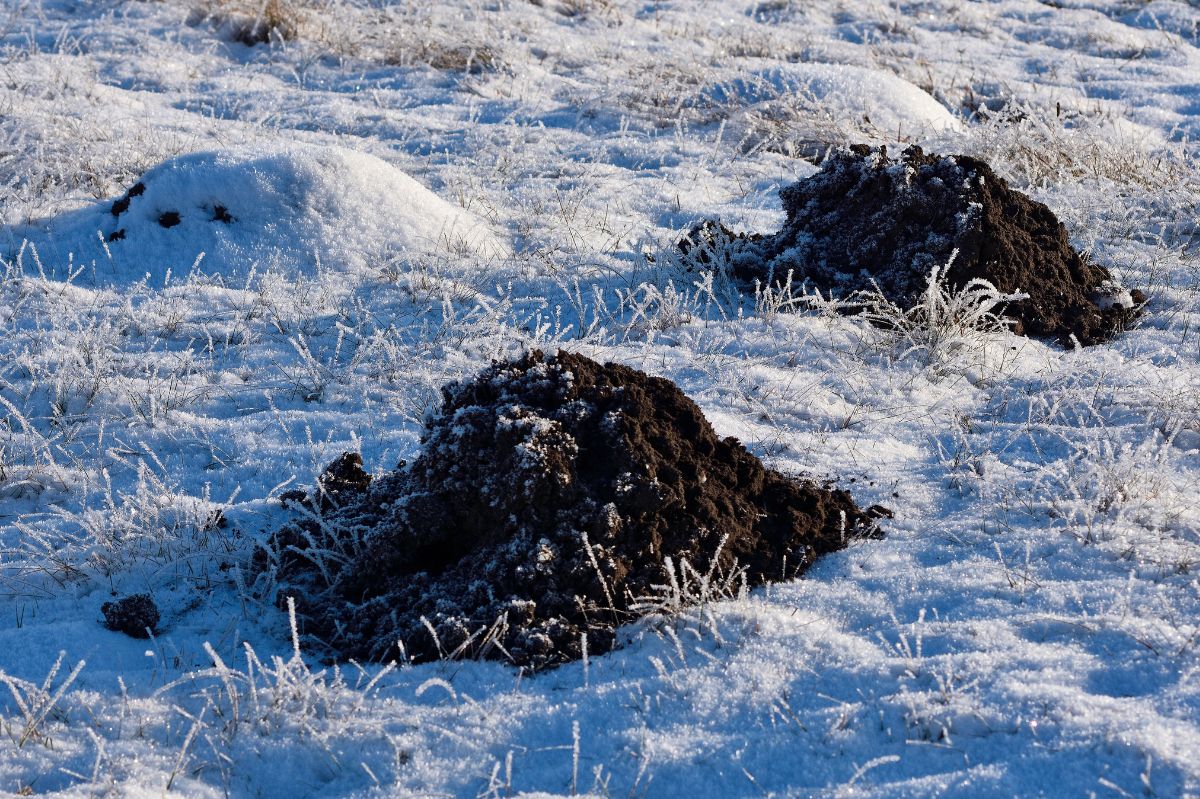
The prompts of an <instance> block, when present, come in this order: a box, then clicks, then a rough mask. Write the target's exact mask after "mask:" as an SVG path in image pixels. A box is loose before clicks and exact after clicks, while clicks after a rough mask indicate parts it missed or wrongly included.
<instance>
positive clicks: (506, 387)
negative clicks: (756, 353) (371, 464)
mask: <svg viewBox="0 0 1200 799" xmlns="http://www.w3.org/2000/svg"><path fill="white" fill-rule="evenodd" d="M345 457H346V456H343V459H344V458H345ZM350 483H351V486H352V492H357V496H356V498H354V499H351V498H352V497H354V494H353V493H345V494H343V495H342V497H343V498H347V499H350V501H349V502H348V503H347V504H345V505H343V506H342V507H340V508H335V509H333V510H331V511H330V512H329V513H327V514H326V515H325V517H324V519H323V520H322V523H321V524H319V525H318V524H314V523H311V522H309V523H308V525H307V527H303V526H300V525H293V526H292V527H290V528H287V529H285V530H283V531H281V532H280V533H279V534H277V535H276V537H275V541H274V543H275V547H274V549H275V553H276V554H273V555H272V556H271V558H272V559H273V560H274V564H273V565H274V567H275V568H276V569H277V570H278V576H279V578H280V579H281V584H280V587H279V595H280V596H281V597H286V596H294V597H295V598H296V601H297V606H298V609H299V611H300V616H301V619H302V624H303V630H304V632H305V634H306V635H308V636H310V637H312V638H315V639H317V640H319V641H322V642H323V643H324V644H325V645H327V646H328V647H329V648H330V649H331V650H333V651H334V652H336V653H338V654H340V655H341V656H343V657H356V658H367V659H375V660H379V659H389V658H392V657H396V656H399V655H401V652H400V650H399V649H398V648H397V644H398V643H399V642H402V645H403V650H404V654H405V655H406V656H407V657H410V658H412V659H413V660H416V661H423V660H429V659H434V658H438V657H444V656H460V657H486V658H493V659H502V660H510V661H511V662H513V663H515V664H519V665H523V666H529V667H532V668H542V667H546V666H552V665H555V664H558V663H562V662H565V661H569V660H573V659H576V658H579V657H580V656H581V655H582V652H583V649H582V647H583V637H584V635H585V634H586V636H587V647H588V651H590V652H592V653H599V652H605V651H608V650H609V649H611V648H612V647H613V645H614V643H615V640H616V628H617V626H618V625H620V624H622V623H624V622H627V621H629V620H631V619H633V618H634V617H635V616H636V615H638V614H639V613H645V612H647V611H646V609H645V608H644V607H641V606H640V603H639V600H644V599H645V598H647V597H649V596H653V595H655V594H659V593H660V592H661V586H662V585H663V584H665V583H666V582H667V581H668V576H667V559H668V558H670V559H671V561H672V562H673V563H675V564H680V563H681V562H682V561H685V560H686V561H687V562H688V563H690V564H691V565H692V566H694V567H695V568H696V569H697V570H699V571H700V572H701V573H704V572H705V571H707V570H708V569H709V568H710V567H712V568H714V569H715V573H716V574H724V575H729V574H733V573H734V571H735V570H737V569H740V570H744V576H745V579H746V581H747V583H748V584H749V585H751V586H753V585H759V584H762V583H764V582H766V581H768V580H775V579H782V578H792V577H794V576H796V575H797V574H799V573H800V572H802V571H803V570H805V569H806V568H807V567H808V566H809V565H810V564H811V563H812V562H813V561H814V559H815V558H816V557H817V556H818V555H820V554H822V553H826V552H830V551H833V550H836V549H839V548H841V547H843V546H845V545H846V543H847V542H848V541H849V540H851V539H853V538H855V537H859V536H864V535H874V534H876V533H877V531H878V530H877V526H876V522H875V519H876V518H877V517H879V516H881V515H887V514H888V512H887V511H886V509H883V508H879V507H875V508H872V509H870V510H867V511H863V510H860V509H859V508H858V507H857V506H856V505H855V504H854V501H853V500H852V499H851V497H850V495H849V494H848V493H847V492H845V491H840V490H835V489H832V488H829V487H824V486H820V485H816V484H814V483H811V482H803V481H800V480H795V479H792V478H789V477H787V476H785V475H783V474H780V473H779V472H776V471H772V470H770V469H767V468H765V467H764V466H763V464H762V463H761V462H760V461H759V460H758V458H756V457H755V456H754V455H752V454H751V453H749V452H748V451H747V450H746V449H745V447H743V446H742V445H741V444H739V443H738V442H737V441H736V440H735V439H732V438H726V439H721V438H719V437H718V436H717V435H716V433H715V432H714V431H713V429H712V426H711V425H710V424H709V423H708V421H707V420H706V419H705V418H704V415H703V413H702V412H701V411H700V409H699V407H697V405H696V404H695V403H694V402H692V401H691V400H690V399H688V398H687V397H686V396H685V395H684V394H683V393H682V392H681V391H680V390H679V388H678V387H676V386H675V385H674V384H673V383H671V382H670V381H667V380H664V379H662V378H657V377H650V376H648V375H646V374H644V373H642V372H639V371H636V370H634V369H630V368H628V367H625V366H620V365H617V364H611V363H610V364H604V365H601V364H599V363H597V362H595V361H592V360H589V359H588V358H585V357H583V356H580V355H573V354H571V353H566V352H559V353H558V354H557V355H554V356H547V355H544V354H543V353H541V352H533V353H530V354H528V355H526V356H524V357H522V358H520V359H517V360H515V361H511V362H506V363H498V364H494V365H493V366H491V367H490V368H488V369H487V370H485V371H484V372H483V373H482V374H480V375H479V376H478V377H477V378H475V379H474V380H470V381H466V382H459V383H452V384H450V385H449V386H447V387H445V388H444V389H443V405H442V408H441V410H440V411H439V412H438V413H437V414H436V415H435V416H433V417H432V418H431V419H430V420H429V421H428V422H427V425H426V429H425V432H424V435H423V446H422V450H421V453H420V455H419V456H418V458H417V459H416V461H415V462H414V463H412V464H411V466H408V467H407V468H405V467H404V465H403V464H402V465H401V468H398V469H397V471H395V472H392V473H390V474H387V475H385V476H382V477H380V478H378V479H376V480H374V481H370V482H368V481H366V480H363V479H353V480H351V481H350ZM325 492H326V493H329V488H328V484H326V488H325ZM306 501H307V502H308V503H309V506H310V507H315V505H314V504H313V500H312V499H308V500H306ZM348 542H349V543H348ZM350 549H353V550H354V554H353V555H352V556H350V557H347V558H346V559H345V565H344V566H341V567H337V566H335V565H334V564H336V563H338V562H339V561H338V559H337V558H335V557H326V550H332V551H336V552H341V553H344V552H347V551H348V550H350ZM260 565H266V564H265V563H264V564H260Z"/></svg>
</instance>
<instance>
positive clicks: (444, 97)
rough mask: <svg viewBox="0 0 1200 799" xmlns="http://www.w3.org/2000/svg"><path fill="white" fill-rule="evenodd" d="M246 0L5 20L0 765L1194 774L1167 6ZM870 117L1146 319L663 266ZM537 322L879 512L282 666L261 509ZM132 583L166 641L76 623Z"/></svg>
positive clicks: (1171, 784) (426, 783)
mask: <svg viewBox="0 0 1200 799" xmlns="http://www.w3.org/2000/svg"><path fill="white" fill-rule="evenodd" d="M260 7H263V4H261V3H259V2H257V0H245V2H237V0H230V1H229V2H224V3H223V2H218V0H209V3H208V5H201V6H193V5H189V4H187V3H186V2H183V0H166V2H113V1H112V0H89V2H77V1H76V0H10V2H6V3H4V4H3V6H2V7H0V186H3V190H2V192H0V225H3V228H0V257H3V265H2V267H0V269H2V272H0V548H2V549H0V552H2V561H0V568H2V569H3V571H2V579H0V592H2V594H3V597H2V598H0V668H2V669H3V677H0V679H2V680H3V682H4V683H5V684H6V687H4V688H2V689H0V690H2V691H3V693H4V697H3V700H2V705H0V707H2V709H0V715H2V717H3V724H2V727H0V732H2V733H3V734H2V735H0V791H6V792H11V793H27V794H33V795H41V794H62V795H89V796H90V795H104V794H109V795H114V796H118V795H119V796H140V795H145V796H161V795H163V794H164V793H179V794H186V795H196V796H225V795H228V796H264V797H274V796H285V797H289V798H290V797H300V796H342V795H347V796H348V795H379V796H391V795H397V794H401V795H456V796H474V795H485V796H488V795H492V796H503V795H515V794H519V793H526V794H543V795H546V794H551V795H563V794H571V793H588V792H591V793H594V794H597V795H611V796H679V795H685V796H690V797H697V798H698V797H702V796H714V797H715V796H737V795H745V796H757V795H760V794H766V795H788V796H847V797H851V796H879V797H884V796H887V797H892V796H933V795H939V796H940V795H956V796H972V797H976V796H1013V795H1046V796H1086V795H1095V796H1135V795H1136V796H1163V797H1168V796H1181V795H1200V640H1198V639H1200V620H1198V619H1200V616H1198V613H1200V580H1198V578H1197V569H1200V546H1198V544H1200V541H1198V537H1200V504H1198V501H1197V500H1198V498H1200V485H1198V478H1200V337H1198V335H1200V330H1198V329H1197V327H1198V323H1200V260H1198V259H1197V255H1196V249H1195V248H1196V246H1197V244H1200V228H1198V227H1197V215H1198V213H1200V172H1198V170H1197V162H1196V148H1195V145H1194V144H1193V141H1194V140H1195V139H1196V138H1197V136H1198V135H1200V8H1197V6H1196V4H1195V3H1194V2H1192V3H1185V2H1177V1H1174V0H1153V2H1144V0H1060V2H1054V3H1050V2H1034V0H996V1H995V2H962V1H961V0H929V1H928V2H910V3H903V2H882V1H877V0H861V1H860V2H834V1H833V0H811V1H810V0H803V1H802V0H764V1H763V2H757V3H755V2H744V1H743V0H721V1H717V0H712V1H711V2H709V1H707V0H675V2H654V1H653V0H641V1H640V2H634V1H633V0H543V1H542V2H537V3H533V2H524V1H523V0H495V1H494V2H484V1H483V0H453V1H452V2H443V3H421V4H417V3H407V2H395V3H386V2H375V1H374V0H354V1H353V2H339V1H338V0H272V2H270V3H268V4H267V5H266V8H267V11H268V12H269V13H268V16H270V17H271V18H272V19H274V20H275V21H276V22H278V23H279V24H280V25H281V26H282V29H283V30H284V32H286V33H287V34H288V36H287V37H283V36H278V35H277V36H275V37H274V39H273V40H272V41H271V42H270V43H267V44H262V45H259V46H256V47H253V48H251V47H247V46H245V45H243V44H240V43H238V42H237V41H236V38H237V36H238V35H239V32H246V31H250V30H251V29H252V28H253V27H254V26H253V18H254V16H255V15H256V13H257V12H258V9H259V8H260ZM810 63H811V64H825V65H836V66H811V65H810ZM981 109H986V110H987V113H980V110H981ZM896 139H901V140H904V141H917V142H921V143H923V144H925V145H927V146H929V147H932V148H934V149H941V150H945V151H959V152H967V153H970V154H974V155H980V156H982V157H984V158H986V159H987V160H989V161H991V162H992V163H993V164H994V165H995V167H996V168H997V170H998V171H999V172H1000V173H1001V174H1003V175H1004V176H1005V177H1007V178H1008V179H1009V180H1010V181H1012V182H1013V183H1014V184H1015V185H1017V186H1019V187H1021V188H1022V189H1024V190H1025V191H1027V192H1029V193H1030V194H1032V195H1033V196H1035V197H1036V198H1038V199H1040V200H1042V201H1044V202H1046V203H1047V204H1049V205H1050V206H1051V207H1052V208H1053V209H1054V210H1055V211H1056V212H1057V213H1058V214H1059V215H1060V217H1061V218H1062V219H1063V220H1064V222H1065V223H1066V224H1067V225H1068V227H1069V229H1070V230H1071V232H1072V236H1073V238H1074V241H1075V244H1076V245H1077V246H1079V247H1081V248H1085V249H1088V250H1090V251H1091V252H1092V253H1093V255H1094V256H1095V257H1096V258H1097V259H1098V260H1100V261H1101V262H1103V263H1104V264H1105V265H1107V266H1109V267H1110V268H1111V269H1113V270H1114V271H1115V272H1116V273H1118V274H1119V275H1120V277H1121V278H1122V279H1123V280H1124V281H1125V282H1126V283H1127V284H1128V285H1131V286H1135V287H1143V288H1145V289H1146V290H1147V292H1148V294H1149V296H1150V298H1151V301H1150V305H1149V308H1148V311H1147V314H1146V315H1145V317H1144V318H1143V320H1142V322H1141V324H1140V325H1139V326H1138V327H1137V328H1136V329H1134V330H1132V331H1129V332H1128V333H1127V334H1125V335H1123V336H1121V337H1120V338H1118V339H1116V340H1115V341H1113V342H1111V343H1110V344H1107V345H1103V346H1098V347H1093V348H1089V349H1085V350H1076V351H1071V350H1063V349H1061V348H1058V347H1056V346H1053V345H1050V344H1047V343H1043V342H1038V341H1029V340H1025V339H1020V338H1017V337H1014V336H1012V335H1009V334H994V333H993V334H984V333H978V332H970V331H968V332H966V333H962V334H956V335H952V336H950V337H949V338H948V339H947V338H942V339H935V338H933V337H931V336H928V335H926V334H925V333H923V332H922V331H919V330H918V331H915V332H914V334H913V340H914V341H915V342H916V343H918V344H923V345H924V346H923V347H919V348H917V349H912V348H911V347H910V346H909V345H910V344H912V343H913V341H909V342H896V341H889V340H887V339H886V338H885V337H884V335H883V334H882V333H881V332H879V331H877V330H872V329H871V328H869V327H868V326H865V325H863V324H862V323H860V322H857V321H855V320H850V319H844V318H839V317H837V316H834V315H830V314H823V313H819V312H814V311H801V312H797V306H796V304H795V303H791V302H789V295H787V294H786V293H783V294H771V295H760V296H759V297H757V298H755V297H742V298H738V297H734V296H732V295H731V293H730V291H729V289H728V286H724V285H721V284H720V282H717V283H701V284H700V285H696V283H695V282H694V281H695V277H694V276H687V275H685V274H682V273H680V272H679V271H678V270H677V269H675V268H674V267H673V266H672V264H671V260H670V258H669V257H668V251H669V247H670V243H671V242H672V241H673V240H674V238H675V236H676V235H677V232H678V231H679V230H681V229H683V228H685V227H687V226H688V225H690V224H691V223H692V222H694V221H696V220H697V219H699V218H701V217H708V216H719V217H721V218H722V219H723V220H724V221H725V223H726V224H729V225H730V226H732V227H737V228H743V229H757V230H763V231H767V230H773V229H774V228H775V227H776V226H777V225H778V223H779V222H780V217H781V214H780V211H779V203H778V199H777V197H776V194H775V192H776V190H777V189H778V188H779V187H781V186H783V185H786V184H787V183H788V182H790V181H793V180H795V179H797V178H799V177H803V176H806V175H808V174H810V173H811V172H812V171H813V170H814V167H813V166H812V165H811V163H809V162H808V161H806V160H803V158H802V157H811V156H813V155H814V154H815V153H817V152H819V151H820V149H821V148H823V147H825V146H829V145H837V144H844V143H849V142H853V141H872V142H890V141H894V140H896ZM331 148H342V149H340V150H339V149H331ZM347 150H349V151H354V152H351V153H346V152H345V151H347ZM192 153H218V154H217V155H206V156H192V155H189V154H192ZM305 153H307V154H309V155H304V154H305ZM355 153H360V154H362V155H356V154H355ZM174 158H180V159H181V160H178V161H172V162H170V164H169V165H168V166H165V167H162V168H161V169H160V170H159V171H158V172H156V173H151V174H150V175H149V176H148V177H147V179H146V186H147V189H146V192H145V193H144V194H142V195H140V196H137V197H131V198H130V209H131V210H129V211H128V213H129V214H130V216H129V217H125V216H124V215H123V214H122V215H121V216H119V217H114V216H113V214H112V213H111V208H112V205H113V203H114V201H116V200H117V199H118V198H120V197H121V196H122V195H123V194H124V193H125V192H126V190H128V189H130V188H131V187H132V186H133V185H134V184H135V183H136V181H137V179H138V178H139V176H141V175H143V174H144V173H147V172H149V171H150V170H151V169H153V168H154V167H156V166H157V165H159V164H161V163H163V162H165V161H168V160H169V159H174ZM374 159H381V161H383V162H387V164H389V165H390V167H384V166H383V165H382V164H381V163H380V161H377V160H374ZM243 167H244V168H243ZM252 167H253V172H252V174H251V168H252ZM172 170H174V171H172ZM181 170H182V171H181ZM189 170H190V171H189ZM155 175H157V176H158V177H157V178H156V177H155ZM164 175H165V176H166V178H164ZM189 176H190V177H189ZM406 176H407V177H406ZM414 181H415V182H414ZM418 184H419V185H418ZM426 190H428V191H429V192H432V193H433V195H436V197H434V196H431V195H430V194H428V192H427V191H426ZM226 196H236V197H239V198H243V199H244V198H246V197H250V198H253V202H252V203H251V204H250V205H248V206H246V207H244V208H242V209H237V208H234V207H233V206H232V205H229V206H228V207H226V206H224V205H222V204H223V203H224V200H223V198H224V197H226ZM439 198H440V199H439ZM230 202H232V201H230ZM184 203H186V209H191V210H186V209H185V210H184V211H180V208H184V207H185V206H184V205H183V204H184ZM218 205H222V207H225V210H226V212H227V214H228V216H229V218H230V219H231V220H232V221H229V222H226V221H223V220H224V215H222V214H221V213H219V212H218V211H217V206H218ZM168 206H172V207H168ZM174 206H178V207H174ZM168 211H175V212H176V213H179V214H180V217H181V218H180V220H179V223H178V224H177V225H175V224H172V225H171V226H170V227H164V226H163V214H164V213H166V212H168ZM193 212H195V213H201V214H202V216H201V217H199V218H197V219H193V217H192V216H189V214H192V213H193ZM126 219H127V220H128V225H126V226H125V227H124V229H125V232H126V235H125V237H124V238H123V239H122V238H118V239H115V240H113V241H112V242H105V243H103V244H102V243H101V241H100V237H103V236H109V235H111V234H112V233H115V232H116V230H117V229H119V228H120V226H121V225H125V222H124V221H123V220H126ZM118 223H119V224H118ZM93 225H95V226H96V227H97V229H98V230H99V235H98V236H97V235H95V234H96V232H97V231H94V230H89V228H90V227H92V226H93ZM175 234H179V235H177V236H176V235H175ZM24 239H29V240H31V241H32V242H33V243H34V244H35V245H36V251H35V248H34V247H30V246H24V247H22V244H21V242H22V240H24ZM105 244H107V247H106V246H105ZM202 250H203V251H204V257H203V258H202V259H200V260H199V262H198V263H197V256H199V255H200V252H201V251H202ZM72 251H73V252H75V254H74V255H70V252H72ZM529 346H541V347H558V346H562V347H569V348H572V349H576V350H578V351H581V352H584V353H586V354H589V355H592V356H594V357H598V358H603V359H611V360H618V361H621V362H623V363H627V364H630V365H633V366H636V367H638V368H641V369H645V370H647V371H649V372H652V373H655V374H661V375H664V376H667V377H670V378H671V379H673V380H675V381H677V382H678V383H679V384H680V385H681V386H682V387H683V388H684V390H685V391H686V392H687V393H688V394H689V395H690V396H692V397H693V398H695V399H696V401H697V402H699V403H700V404H701V406H702V407H703V408H704V410H705V412H706V413H707V414H708V416H709V418H710V419H711V420H712V421H713V423H714V425H715V426H716V427H717V429H718V431H719V432H721V433H723V434H727V435H736V436H738V437H740V438H741V439H743V440H744V441H745V442H746V443H747V444H748V446H750V448H751V449H752V450H753V451H755V452H756V453H758V454H759V455H760V456H762V457H763V458H764V459H766V460H767V461H768V462H769V463H770V464H771V465H773V466H775V467H776V468H779V469H782V470H785V471H788V472H790V473H795V474H804V475H811V476H814V477H818V478H831V479H835V480H837V481H838V482H839V483H840V484H841V485H843V486H844V487H847V488H849V489H850V490H851V491H852V492H853V493H854V495H855V497H856V499H857V500H858V501H859V502H860V504H862V505H869V504H873V503H876V502H879V503H883V504H886V505H888V506H890V507H891V508H892V509H894V511H895V513H896V518H895V520H894V521H893V522H891V523H889V525H888V532H889V535H888V537H887V538H886V539H885V540H882V541H870V542H863V543H859V544H856V545H854V546H853V547H851V548H850V549H849V550H847V551H845V552H842V553H840V554H837V555H834V556H830V557H827V558H825V559H824V560H823V561H821V562H819V563H818V565H817V566H816V567H815V568H814V569H813V570H812V571H811V572H810V573H809V574H808V575H807V576H806V578H805V579H803V580H799V581H796V582H792V583H787V584H781V585H776V586H773V587H771V588H769V589H767V590H763V591H758V592H755V593H753V594H751V595H750V596H749V597H744V598H741V599H735V600H729V601H723V602H716V603H712V604H710V605H708V606H706V607H705V608H704V609H703V610H693V611H689V612H687V613H685V614H683V615H681V616H678V617H674V618H669V619H660V620H658V621H657V622H652V623H646V624H643V625H640V626H637V627H635V628H632V629H630V630H629V631H628V636H627V638H628V645H627V646H625V647H624V648H623V649H621V650H619V651H617V652H614V653H612V654H609V655H606V656H604V657H597V658H593V659H591V661H590V662H589V663H580V664H576V665H574V666H569V667H565V668H561V669H558V670H556V671H553V672H550V673H546V674H541V675H538V676H535V677H529V676H522V675H521V674H518V673H517V672H516V671H515V670H513V669H511V668H508V667H505V666H503V665H500V664H496V663H490V664H477V663H443V664H433V665H426V666H421V667H416V668H413V667H400V668H396V669H381V668H380V667H376V666H370V667H359V666H358V665H355V664H352V663H345V664H341V665H340V666H339V667H337V668H336V669H335V668H331V667H328V666H323V665H322V664H319V663H316V662H314V661H312V660H303V659H297V658H296V657H295V653H294V650H293V645H292V641H291V634H290V631H289V626H288V619H287V615H286V613H282V612H280V611H278V610H277V609H275V607H274V606H273V605H272V604H271V603H270V602H265V601H262V600H261V599H258V598H257V597H258V596H259V594H258V593H257V592H256V591H255V590H253V588H254V587H253V586H249V585H247V581H248V580H249V579H250V575H249V574H248V571H247V569H246V565H247V564H246V561H247V558H248V556H249V553H250V552H251V551H252V549H253V547H254V544H255V541H257V540H262V539H263V537H264V536H265V535H266V534H267V533H269V532H270V531H271V530H272V529H273V528H275V527H276V526H277V525H278V524H279V522H280V520H281V518H282V515H281V514H282V511H281V510H280V509H279V503H278V501H277V499H276V497H277V496H278V494H279V493H281V492H282V491H284V490H286V489H287V488H288V487H295V486H304V485H308V484H311V483H312V481H313V479H314V478H315V476H316V474H318V473H319V471H320V469H321V468H322V467H323V466H324V464H326V463H327V462H328V461H330V460H331V459H332V458H333V457H335V456H337V455H338V454H339V453H341V452H342V451H343V450H346V449H360V450H361V451H362V453H363V455H364V458H365V460H366V463H367V465H368V467H369V468H372V469H375V470H377V471H378V470H383V469H387V468H391V467H392V466H393V465H394V464H395V462H396V461H397V460H399V459H402V458H411V456H412V453H413V452H414V451H415V449H416V447H417V441H418V432H419V427H420V420H421V418H422V416H423V414H424V413H425V411H426V410H427V409H428V408H429V407H430V406H431V403H434V402H436V400H437V388H438V386H440V385H441V384H442V383H444V382H445V381H446V380H448V379H451V378H454V377H459V376H463V375H466V374H470V373H472V372H474V371H475V370H477V369H478V368H479V367H480V366H482V365H484V364H486V363H487V362H488V361H489V359H491V358H494V357H499V356H503V355H508V354H512V353H515V352H517V351H519V350H520V349H521V348H524V347H529ZM217 511H220V512H221V514H222V516H223V518H224V520H225V522H226V524H225V525H223V526H222V525H219V524H216V523H215V522H216V520H217V518H218V516H217ZM258 588H259V589H261V588H263V586H258ZM142 591H145V592H149V593H151V594H152V595H153V596H154V598H155V599H156V601H157V602H158V604H159V606H160V608H161V609H162V610H163V622H162V625H161V632H160V634H159V635H158V637H157V638H156V639H154V640H153V641H150V642H144V641H135V640H133V639H130V638H127V637H124V636H122V635H119V634H117V633H110V632H108V631H106V630H104V629H103V628H102V626H101V624H100V606H101V604H103V603H104V602H105V601H108V600H109V599H110V597H111V596H112V595H113V593H114V592H115V593H120V594H125V593H134V592H142ZM60 653H61V655H60ZM301 654H302V655H303V653H301ZM60 657H61V665H59V666H56V663H58V662H59V660H58V659H59V658H60ZM85 661H86V664H85Z"/></svg>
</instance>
